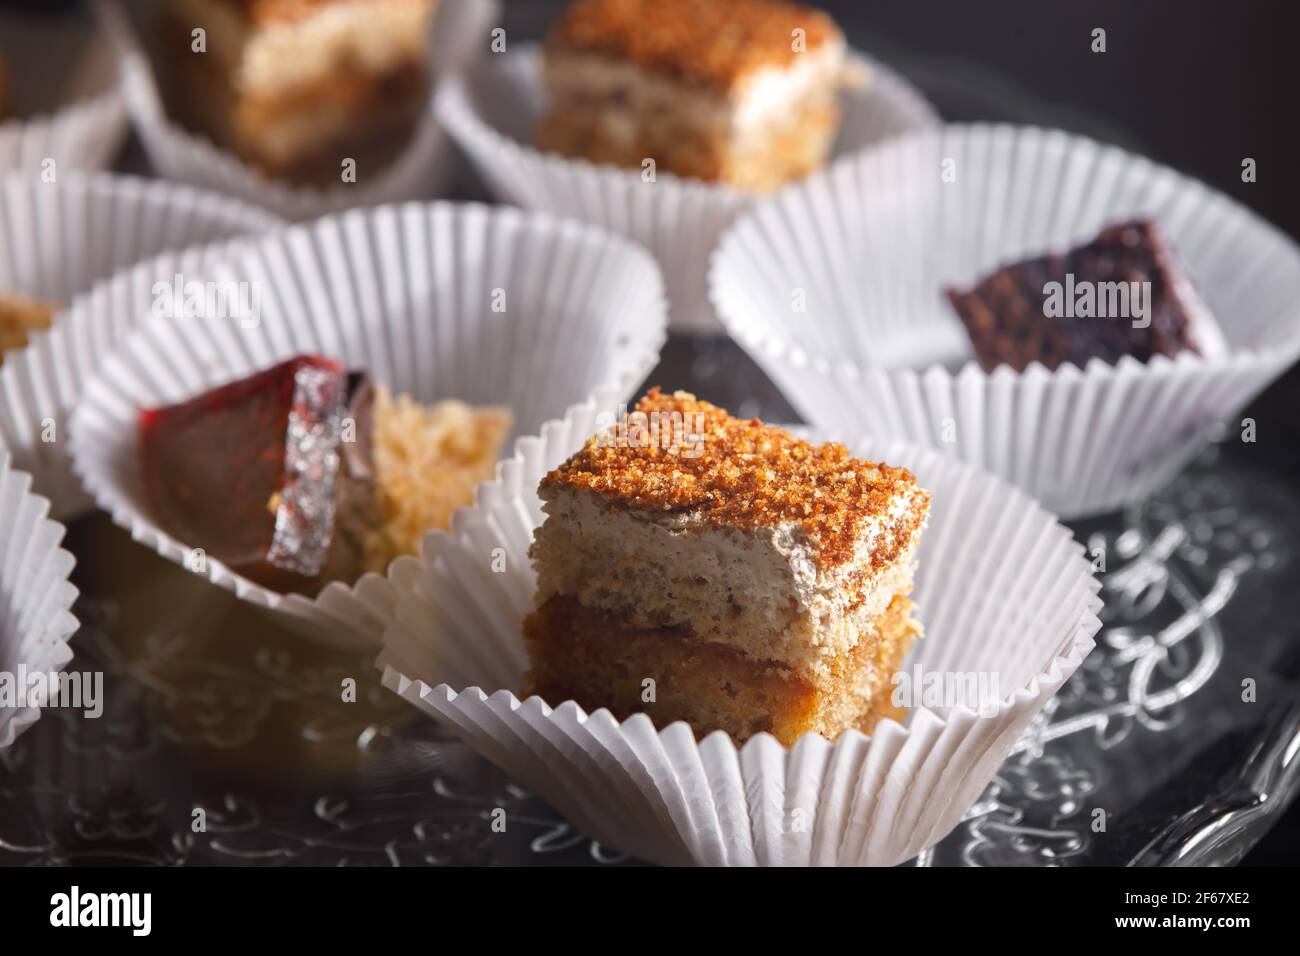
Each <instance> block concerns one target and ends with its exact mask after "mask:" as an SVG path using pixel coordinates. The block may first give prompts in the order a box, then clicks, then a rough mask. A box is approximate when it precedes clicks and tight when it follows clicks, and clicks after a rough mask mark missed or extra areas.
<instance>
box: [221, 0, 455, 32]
mask: <svg viewBox="0 0 1300 956" xmlns="http://www.w3.org/2000/svg"><path fill="white" fill-rule="evenodd" d="M217 2H218V3H224V4H225V5H226V6H228V7H233V8H234V10H235V11H236V12H237V13H239V14H240V15H241V16H242V17H244V19H246V20H248V21H249V22H250V23H253V24H256V25H257V26H269V25H271V24H275V23H296V22H298V21H300V20H306V19H308V18H309V17H313V16H315V15H316V14H318V13H320V12H321V11H322V10H325V9H327V8H329V7H332V6H342V5H343V4H344V2H346V0H217ZM351 2H354V3H355V2H356V0H351ZM366 2H369V3H372V4H374V5H376V6H384V5H390V6H392V5H401V4H407V5H412V4H415V5H419V6H431V5H432V4H433V3H434V2H435V0H366Z"/></svg>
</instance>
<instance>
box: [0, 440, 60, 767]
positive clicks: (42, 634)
mask: <svg viewBox="0 0 1300 956" xmlns="http://www.w3.org/2000/svg"><path fill="white" fill-rule="evenodd" d="M48 512H49V502H48V501H46V500H45V499H44V498H41V497H38V496H37V495H34V494H32V493H31V478H30V476H28V475H26V474H24V473H23V472H21V471H15V470H14V469H13V468H12V467H10V462H9V456H8V454H7V453H6V452H4V451H3V450H0V671H3V672H4V673H5V674H6V675H8V679H9V680H10V681H15V682H17V681H19V678H20V675H21V674H23V673H26V674H27V675H32V674H36V673H51V672H57V671H61V670H63V667H64V665H65V664H67V663H68V661H69V660H71V659H72V649H71V648H70V647H69V646H68V641H69V639H70V638H71V637H72V635H73V633H74V632H75V631H76V630H77V619H76V618H75V617H73V616H72V602H73V601H74V600H76V597H77V589H76V588H75V587H73V586H72V583H71V582H70V581H69V580H68V575H69V574H71V573H72V566H73V564H74V563H75V562H74V561H73V558H72V555H71V554H69V553H68V552H67V551H65V550H63V548H61V547H59V543H60V542H61V541H62V540H63V531H64V529H63V525H61V524H57V523H56V522H54V521H51V520H49V519H48V518H47V517H46V515H47V513H48ZM39 717H40V708H39V707H38V706H36V705H35V704H34V703H28V702H26V701H24V702H23V706H21V707H19V706H14V707H7V706H6V707H0V752H3V751H4V750H5V749H6V748H7V747H9V745H10V744H12V743H13V742H14V740H15V739H16V738H17V736H18V735H19V734H21V733H22V732H23V731H24V730H26V729H27V728H28V727H30V726H31V725H32V724H34V723H36V721H37V719H38V718H39Z"/></svg>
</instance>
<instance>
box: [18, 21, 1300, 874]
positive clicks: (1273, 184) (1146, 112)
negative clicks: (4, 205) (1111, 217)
mask: <svg viewBox="0 0 1300 956" xmlns="http://www.w3.org/2000/svg"><path fill="white" fill-rule="evenodd" d="M818 5H820V6H822V7H824V8H826V9H828V10H829V11H830V12H831V13H832V14H833V15H834V16H835V17H836V18H837V20H838V21H839V22H840V24H841V26H843V28H844V30H845V32H846V33H847V34H848V36H849V39H850V42H851V43H852V44H853V45H854V46H857V47H860V48H862V49H865V50H868V51H870V52H871V53H873V54H875V55H876V56H878V57H880V58H881V59H882V60H884V61H885V62H887V63H890V64H891V65H893V66H895V67H897V68H898V69H899V70H900V71H901V72H903V73H904V74H905V75H907V76H908V77H910V78H911V79H912V80H913V81H914V82H915V83H917V85H919V86H920V87H921V88H922V90H923V91H924V92H925V93H926V94H927V95H928V96H929V97H930V99H931V101H932V102H933V103H934V104H935V105H936V106H937V107H938V109H939V111H940V113H941V114H942V115H943V117H944V118H945V119H948V120H1006V121H1015V122H1032V123H1037V124H1042V125H1052V126H1060V127H1064V128H1067V129H1071V130H1074V131H1077V132H1082V133H1085V134H1088V135H1091V136H1094V137H1096V138H1098V139H1101V140H1104V141H1107V142H1113V143H1116V144H1119V145H1122V146H1124V147H1126V148H1129V149H1133V150H1136V151H1139V152H1142V153H1144V154H1146V155H1148V156H1150V157H1151V158H1153V159H1155V160H1157V161H1159V162H1162V163H1165V164H1168V165H1170V166H1173V167H1175V168H1177V169H1179V170H1182V171H1183V172H1186V173H1190V174H1192V175H1194V176H1196V177H1198V178H1200V179H1202V180H1204V181H1205V182H1206V183H1207V184H1209V185H1210V186H1212V187H1214V188H1215V189H1218V190H1220V191H1222V192H1225V193H1227V194H1229V195H1231V196H1233V197H1235V198H1236V199H1238V200H1240V201H1241V202H1243V203H1245V204H1246V205H1247V206H1249V207H1250V208H1252V209H1254V210H1255V211H1256V212H1258V213H1259V214H1260V215H1261V216H1263V217H1264V218H1266V219H1268V220H1270V221H1271V222H1273V223H1274V224H1276V225H1277V226H1279V227H1280V228H1282V229H1283V230H1285V231H1286V232H1287V233H1289V234H1290V235H1291V236H1292V237H1293V238H1294V237H1300V181H1298V180H1300V162H1298V160H1300V134H1298V132H1297V125H1296V121H1297V112H1296V109H1297V94H1298V93H1300V52H1298V51H1297V49H1296V44H1297V40H1300V33H1298V32H1297V30H1296V26H1297V24H1298V23H1300V17H1298V16H1297V15H1296V14H1297V10H1298V9H1300V0H980V2H969V0H946V2H939V0H867V2H844V0H840V2H836V0H824V2H821V3H819V4H818ZM0 6H8V7H23V8H27V9H31V10H39V11H49V12H53V13H57V12H59V11H66V10H69V9H71V8H73V7H75V6H76V3H74V2H71V0H0ZM505 6H506V8H507V15H506V23H507V26H508V29H509V30H510V31H511V32H512V33H524V34H526V35H532V36H537V35H540V33H541V32H542V30H543V28H544V26H545V24H546V23H548V22H549V21H550V19H551V18H552V17H553V16H554V14H555V12H556V10H557V9H558V8H559V7H560V6H561V4H560V3H559V2H558V0H505ZM1097 27H1100V28H1103V29H1105V30H1106V44H1107V50H1106V52H1105V53H1103V54H1097V53H1093V52H1092V50H1091V41H1092V31H1093V30H1094V29H1095V28H1097ZM1248 156H1249V157H1253V158H1254V159H1255V160H1256V163H1257V181H1256V182H1254V183H1243V182H1242V181H1241V162H1242V159H1243V158H1245V157H1248ZM1297 305H1298V308H1300V303H1298V304H1297ZM1298 321H1300V320H1298ZM1246 415H1248V416H1250V417H1252V418H1254V419H1255V420H1256V422H1257V430H1258V441H1257V443H1255V444H1253V445H1245V444H1242V443H1239V442H1237V443H1232V444H1231V445H1230V447H1229V448H1228V449H1227V452H1228V454H1231V455H1235V456H1240V457H1242V458H1243V459H1246V460H1249V461H1251V462H1253V463H1255V464H1257V465H1262V466H1265V467H1268V468H1270V469H1274V470H1277V471H1280V472H1282V473H1284V474H1285V475H1287V476H1288V477H1289V478H1290V479H1291V480H1292V482H1293V483H1294V484H1295V486H1296V487H1297V489H1300V368H1292V369H1291V371H1290V372H1289V373H1288V374H1287V375H1286V376H1285V377H1284V378H1283V379H1282V380H1281V381H1279V382H1277V383H1276V384H1275V385H1274V386H1273V387H1272V388H1270V389H1269V390H1268V391H1267V392H1266V393H1265V394H1264V395H1262V396H1261V397H1260V398H1259V399H1258V400H1257V401H1256V402H1255V403H1254V404H1253V405H1252V406H1251V408H1250V409H1248V411H1247V412H1246ZM1296 638H1297V639H1300V635H1296ZM1245 862H1246V864H1247V865H1249V864H1290V865H1295V864H1296V863H1297V862H1300V804H1298V805H1296V806H1293V807H1292V809H1291V812H1290V813H1289V815H1288V816H1287V817H1286V818H1284V819H1283V821H1282V822H1281V823H1279V824H1278V826H1277V827H1276V828H1275V829H1274V830H1273V832H1272V833H1271V834H1269V836H1268V837H1266V838H1265V839H1264V840H1263V841H1262V842H1261V843H1260V844H1259V846H1258V847H1257V848H1256V849H1255V851H1254V852H1253V853H1251V854H1250V856H1248V857H1247V859H1246V861H1245Z"/></svg>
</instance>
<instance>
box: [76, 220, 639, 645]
mask: <svg viewBox="0 0 1300 956" xmlns="http://www.w3.org/2000/svg"><path fill="white" fill-rule="evenodd" d="M187 278H188V277H187ZM204 278H210V279H211V280H212V281H215V282H221V283H247V284H248V285H247V288H248V289H250V290H252V292H253V294H254V295H255V296H256V298H257V299H258V300H259V301H260V316H259V318H258V322H257V324H256V326H255V327H253V328H246V327H244V326H243V325H241V323H240V322H239V321H236V320H233V319H229V318H213V319H203V318H200V319H184V318H181V319H173V318H168V317H165V316H164V317H161V318H151V319H149V320H148V321H146V322H145V323H143V324H142V326H141V327H140V329H139V330H138V331H136V332H134V333H133V334H132V335H131V336H130V337H128V338H127V339H126V340H125V342H124V343H123V345H122V347H121V348H120V349H119V350H118V351H116V352H115V353H113V354H112V355H110V356H109V357H108V358H106V359H105V360H103V362H102V365H101V367H100V372H99V374H98V375H97V376H96V377H95V378H94V379H93V380H92V381H90V382H89V383H88V384H87V385H86V388H85V391H84V393H83V397H82V400H81V402H80V404H79V405H78V407H77V409H76V412H75V414H74V415H73V418H72V422H71V451H72V457H73V463H74V467H75V469H76V471H77V473H78V474H79V475H80V476H81V478H82V480H83V481H84V483H85V486H86V488H87V490H88V491H89V492H90V493H91V494H92V495H93V496H94V498H95V500H96V502H97V503H98V504H99V505H100V507H101V508H103V509H104V510H105V511H107V512H109V513H110V514H111V515H112V516H113V519H114V520H115V521H116V522H117V523H118V524H119V525H121V526H122V527H124V528H126V529H128V530H129V531H130V532H131V534H132V535H133V536H134V537H135V538H136V540H138V541H140V542H142V543H143V544H145V545H146V546H148V547H151V548H153V549H155V550H156V551H157V552H158V553H159V554H161V555H163V556H164V557H166V558H169V559H171V560H173V561H176V562H177V563H180V564H181V565H182V566H184V565H185V563H186V558H187V557H188V556H189V555H190V553H191V552H190V545H189V544H188V543H186V542H181V541H177V540H176V539H174V538H173V537H171V536H170V535H168V534H167V533H165V532H164V531H162V530H161V529H160V528H158V527H157V526H156V525H155V524H154V523H153V522H152V520H151V519H150V517H149V509H148V507H147V505H146V502H145V499H144V495H143V492H142V489H141V476H140V472H139V465H138V460H137V455H136V450H137V434H136V420H137V414H138V412H139V410H140V409H141V408H145V407H151V406H157V405H162V404H168V403H172V402H176V401H181V400H184V399H186V398H189V397H192V396H194V395H197V394H201V393H202V392H204V391H206V390H207V389H208V388H211V387H213V386H216V385H218V384H222V383H224V382H228V381H232V380H236V379H239V378H242V377H244V376H247V375H249V374H251V373H253V372H255V371H258V370H261V369H264V368H266V367H268V366H270V365H272V364H274V363H276V362H277V361H280V360H282V359H285V358H288V357H291V356H293V355H296V354H299V353H302V352H318V353H322V354H325V355H329V356H332V357H337V358H339V359H341V360H343V361H345V362H346V363H348V364H349V365H350V366H352V367H360V368H365V369H367V370H368V371H369V372H370V373H371V375H372V376H374V378H375V379H376V380H377V381H378V382H380V383H383V384H386V385H388V386H389V387H391V388H392V389H393V390H394V392H398V393H407V394H410V395H412V396H413V397H414V398H416V399H417V400H419V401H421V402H432V401H435V400H438V399H443V398H458V399H461V400H463V401H466V402H468V403H470V404H471V405H480V406H486V405H504V406H507V407H509V408H510V409H511V411H512V412H513V414H514V424H515V430H516V433H527V432H529V431H535V430H536V429H537V428H539V427H540V425H541V423H542V422H543V421H544V420H545V419H546V417H547V416H549V415H556V414H558V413H560V412H561V411H562V410H563V409H564V408H565V407H567V406H568V405H569V404H571V403H573V402H574V401H579V400H581V399H583V398H585V397H587V396H591V395H595V396H597V400H598V401H599V402H601V403H602V404H603V405H607V406H610V407H611V408H612V407H614V406H615V405H617V403H618V402H620V401H622V400H624V399H626V398H627V397H628V396H629V395H630V394H631V393H632V391H633V390H634V389H635V388H636V387H637V385H638V384H639V383H640V382H641V380H642V379H643V378H644V377H645V375H646V373H647V372H648V371H649V370H650V369H651V368H652V367H653V366H654V365H655V363H656V362H657V361H658V354H659V348H660V347H661V345H662V343H663V339H664V327H665V318H664V312H665V305H664V300H663V289H662V280H661V279H660V277H659V273H658V270H657V269H656V267H655V264H654V260H653V259H651V258H650V256H649V255H647V254H646V253H645V251H644V250H642V249H640V248H639V247H637V246H635V245H634V244H632V243H630V242H626V241H624V240H621V239H619V238H617V237H614V236H610V235H608V234H607V233H604V232H602V231H600V230H598V229H595V228H593V227H591V226H587V225H584V224H581V223H575V222H570V221H565V220H560V219H554V218H551V217H549V216H544V215H540V214H525V213H522V212H519V211H518V210H513V209H493V208H489V207H487V206H480V205H473V204H456V203H431V204H426V203H409V204H403V205H398V206H384V207H379V208H375V209H369V210H353V211H350V212H347V213H343V214H341V215H338V216H333V217H327V218H325V219H322V220H319V221H317V222H314V223H310V224H305V225H302V226H296V227H291V228H289V229H286V230H285V231H283V232H281V233H279V234H277V235H275V236H273V237H271V238H269V239H266V240H263V241H262V242H260V243H257V244H255V245H253V246H252V247H250V248H249V249H247V250H246V251H244V252H243V253H241V254H240V255H238V256H236V257H235V258H233V259H231V260H230V261H229V262H225V263H220V264H218V265H217V266H216V267H214V268H213V269H212V271H211V273H210V275H209V276H207V277H204ZM226 287H227V288H233V286H226ZM494 304H500V305H503V306H504V311H494V308H493V306H494ZM202 573H204V574H205V575H206V576H207V578H208V579H209V580H211V581H212V582H213V583H215V584H217V585H220V586H221V587H224V588H226V589H228V590H231V591H234V592H235V594H236V595H238V596H239V597H240V598H242V599H243V600H246V601H249V602H251V603H253V604H255V605H258V606H261V607H264V608H268V609H270V610H271V611H272V612H274V613H275V614H276V616H277V617H278V618H279V619H280V620H281V621H282V622H283V623H286V624H288V625H290V626H293V627H294V628H295V629H296V630H298V631H300V632H302V633H304V634H307V635H309V636H311V637H315V638H318V639H320V640H323V641H326V642H330V643H335V644H366V643H370V644H374V643H375V642H377V641H378V638H379V635H380V634H381V633H382V631H383V627H384V625H385V624H386V623H387V621H388V620H389V619H390V618H391V614H392V606H393V603H394V600H395V598H394V596H393V593H392V589H391V586H390V585H389V583H388V582H387V580H386V579H385V578H384V577H382V576H380V575H375V574H368V575H366V576H365V577H363V578H362V579H361V580H360V581H359V582H357V583H356V584H355V585H348V584H343V583H337V582H336V583H333V584H331V585H329V586H327V587H326V588H325V589H324V590H323V591H322V592H321V593H320V595H319V596H317V597H316V598H315V599H308V598H305V597H302V596H299V595H282V594H278V593H276V592H274V591H271V590H269V589H267V588H264V587H262V586H260V585H258V584H255V583H254V582H252V581H249V580H247V579H246V578H244V577H241V576H239V575H237V574H235V573H233V572H232V571H231V570H229V569H228V568H226V567H225V566H223V565H222V564H221V563H220V562H217V561H213V560H208V561H207V562H206V567H205V568H204V569H203V570H202Z"/></svg>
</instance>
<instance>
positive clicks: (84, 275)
mask: <svg viewBox="0 0 1300 956" xmlns="http://www.w3.org/2000/svg"><path fill="white" fill-rule="evenodd" d="M279 226H280V221H279V220H278V219H276V218H275V217H274V216H271V215H269V214H267V213H265V212H262V211H261V210H258V209H255V208H253V207H251V206H246V205H244V204H243V203H239V202H235V201H234V200H230V199H227V198H225V197H222V196H217V195H214V194H211V193H205V192H201V191H199V190H196V189H191V188H189V187H188V186H178V185H172V184H169V183H160V182H150V181H146V180H143V179H135V178H132V177H125V176H110V175H107V174H99V173H90V174H75V173H63V174H60V175H59V177H58V179H57V180H56V182H54V183H45V182H42V181H41V180H40V177H39V176H35V175H32V174H29V173H27V172H16V173H9V174H6V175H5V176H3V177H0V295H3V294H6V293H19V294H21V295H25V296H30V297H32V298H36V299H43V300H46V301H49V302H54V303H58V304H60V305H62V306H64V307H65V309H64V310H63V311H61V312H60V313H59V314H58V315H56V316H55V318H54V323H53V327H52V328H51V329H50V330H49V331H48V332H43V333H38V334H36V335H35V336H33V337H32V340H31V342H30V344H29V345H28V347H27V348H25V349H22V350H18V351H12V352H8V353H6V355H5V357H4V364H3V365H2V366H0V450H4V449H8V451H9V452H10V454H11V455H12V456H13V460H14V465H15V467H17V468H21V469H23V470H24V471H27V472H29V473H30V474H31V475H32V478H33V480H34V481H35V484H36V489H37V491H39V492H40V493H41V494H43V495H45V496H46V497H47V498H49V499H50V502H51V506H52V509H53V514H54V515H55V516H56V517H60V518H68V517H71V516H73V515H75V514H77V513H78V512H80V511H84V510H86V509H88V508H89V507H90V504H91V502H90V499H89V498H87V497H86V495H85V494H84V493H83V492H82V490H81V485H80V483H79V482H78V481H76V479H75V478H74V477H73V476H72V473H71V468H70V462H69V459H68V455H67V443H66V442H65V441H64V426H65V424H66V419H67V415H68V413H69V411H70V410H71V408H72V405H73V402H75V400H76V398H77V395H78V394H79V393H80V390H81V386H82V383H83V382H84V381H85V380H86V379H87V378H88V377H89V375H90V373H91V371H92V370H93V369H94V367H95V365H96V363H97V362H98V360H99V358H100V357H101V356H102V355H103V353H104V352H105V351H106V350H107V349H109V348H111V347H112V345H113V344H114V343H115V342H116V341H117V340H118V339H119V338H120V337H121V336H122V335H123V334H125V332H126V331H127V330H128V329H129V328H131V327H132V326H134V325H135V324H136V322H138V321H139V319H140V318H141V317H142V316H144V315H146V314H148V311H149V304H150V302H151V301H152V299H153V292H152V291H151V290H152V287H153V284H154V282H155V281H158V280H159V279H165V280H167V281H170V280H171V277H172V275H173V274H174V273H176V272H188V271H193V269H194V268H195V264H196V260H194V259H192V258H190V257H187V256H181V255H179V254H178V253H170V252H169V253H167V254H166V255H165V256H163V258H162V259H160V260H158V261H157V262H156V263H155V264H153V265H152V266H150V267H148V268H147V269H146V270H145V271H144V272H143V273H140V274H137V275H135V276H134V277H132V278H130V279H123V280H122V281H118V282H116V283H113V284H110V285H108V286H106V287H104V288H98V289H96V290H95V292H94V293H93V294H89V293H90V292H91V289H92V287H95V286H96V284H97V283H99V282H101V280H106V279H108V277H109V276H112V275H114V273H117V272H118V271H119V270H122V269H124V268H126V267H128V266H132V265H134V264H136V263H138V262H140V261H141V260H148V259H152V258H154V257H155V256H158V255H160V254H161V253H163V252H164V250H173V249H176V250H181V249H185V248H186V247H191V246H200V245H210V244H212V243H214V242H219V241H221V240H226V239H230V238H231V237H235V236H239V235H242V234H250V233H265V232H269V231H272V230H274V229H277V228H279ZM200 258H201V257H200Z"/></svg>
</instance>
